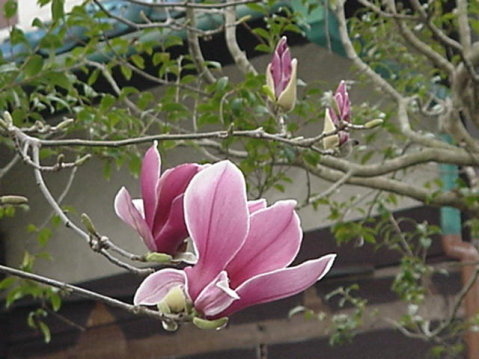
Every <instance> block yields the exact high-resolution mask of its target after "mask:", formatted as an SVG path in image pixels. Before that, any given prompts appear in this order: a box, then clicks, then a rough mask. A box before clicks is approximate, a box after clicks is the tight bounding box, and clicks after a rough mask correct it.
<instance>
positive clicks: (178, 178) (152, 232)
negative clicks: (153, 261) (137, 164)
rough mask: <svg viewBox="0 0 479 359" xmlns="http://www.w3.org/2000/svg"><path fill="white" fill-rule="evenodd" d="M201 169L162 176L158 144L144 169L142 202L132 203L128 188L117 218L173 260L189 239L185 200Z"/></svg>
mask: <svg viewBox="0 0 479 359" xmlns="http://www.w3.org/2000/svg"><path fill="white" fill-rule="evenodd" d="M201 168H202V167H201V166H199V165H197V164H193V163H187V164H183V165H180V166H177V167H174V168H171V169H169V170H166V171H165V172H164V173H163V174H161V158H160V154H159V152H158V149H157V148H156V143H155V144H154V145H153V146H151V147H150V148H149V149H148V151H147V152H146V154H145V157H144V158H143V162H142V166H141V174H140V182H141V196H142V199H132V198H131V196H130V194H129V193H128V191H127V189H126V188H125V187H122V188H121V189H120V191H118V194H117V195H116V197H115V212H116V214H117V215H118V217H120V218H121V219H122V220H123V221H124V222H125V223H127V224H128V225H129V226H130V227H132V228H133V229H135V230H136V231H137V232H138V234H139V235H140V237H141V238H142V239H143V242H144V243H145V245H146V246H147V247H148V249H149V250H151V251H153V252H160V253H167V254H171V255H172V256H173V255H174V254H175V253H177V251H178V250H180V249H181V247H182V245H183V242H184V240H185V239H186V238H187V237H188V231H187V230H186V225H185V221H184V215H183V196H184V192H185V190H186V187H187V186H188V184H189V183H190V181H191V179H192V178H193V176H194V175H196V173H198V171H199V170H200V169H201Z"/></svg>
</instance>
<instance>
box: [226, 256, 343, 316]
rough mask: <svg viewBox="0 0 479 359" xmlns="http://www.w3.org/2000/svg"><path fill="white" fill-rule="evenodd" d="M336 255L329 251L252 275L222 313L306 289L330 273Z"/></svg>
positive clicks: (231, 312) (230, 312) (284, 296)
mask: <svg viewBox="0 0 479 359" xmlns="http://www.w3.org/2000/svg"><path fill="white" fill-rule="evenodd" d="M335 258H336V255H335V254H328V255H325V256H323V257H321V258H318V259H313V260H310V261H307V262H304V263H302V264H301V265H299V266H296V267H290V268H285V269H279V270H277V271H274V272H270V273H265V274H260V275H258V276H256V277H253V278H251V279H249V280H248V281H246V282H245V283H243V284H242V285H241V286H239V287H238V288H236V293H238V295H239V297H240V299H239V300H237V301H234V302H233V303H232V304H231V306H229V307H228V308H227V309H226V310H225V311H223V312H222V313H220V314H219V315H218V317H220V316H228V315H231V314H233V313H235V312H237V311H239V310H241V309H243V308H246V307H249V306H251V305H255V304H261V303H266V302H272V301H274V300H278V299H282V298H286V297H290V296H292V295H295V294H298V293H300V292H302V291H303V290H305V289H307V288H308V287H310V286H311V285H313V284H314V283H315V282H317V281H318V280H320V279H321V278H322V277H323V276H324V275H325V274H326V273H328V271H329V270H330V269H331V266H332V265H333V262H334V259H335Z"/></svg>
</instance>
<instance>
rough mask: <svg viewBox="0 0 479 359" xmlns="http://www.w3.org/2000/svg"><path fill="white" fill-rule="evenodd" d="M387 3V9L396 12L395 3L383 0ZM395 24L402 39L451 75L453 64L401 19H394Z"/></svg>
mask: <svg viewBox="0 0 479 359" xmlns="http://www.w3.org/2000/svg"><path fill="white" fill-rule="evenodd" d="M385 2H386V3H387V5H388V7H389V10H390V11H391V12H392V13H394V14H396V13H397V11H396V5H395V3H394V1H393V0H385ZM394 20H395V22H396V25H397V27H398V29H399V32H400V33H401V35H402V36H403V37H404V39H405V40H406V41H407V42H408V44H409V45H411V46H413V47H414V48H415V49H416V51H418V52H419V53H421V54H423V55H424V56H426V57H427V58H428V59H429V60H430V61H431V62H432V63H433V64H434V65H436V66H437V67H439V68H440V69H442V70H443V71H444V72H446V73H447V74H448V75H451V74H452V73H453V72H454V66H453V65H452V64H451V63H450V62H449V61H448V60H447V59H446V58H445V57H443V56H442V55H440V54H439V53H438V52H436V51H435V50H434V49H433V48H432V47H430V46H429V45H428V44H427V43H425V42H423V41H422V40H420V39H419V38H418V37H417V36H416V35H415V34H414V33H413V32H412V31H411V29H410V28H409V27H408V26H407V25H406V24H405V23H404V21H403V20H400V19H394Z"/></svg>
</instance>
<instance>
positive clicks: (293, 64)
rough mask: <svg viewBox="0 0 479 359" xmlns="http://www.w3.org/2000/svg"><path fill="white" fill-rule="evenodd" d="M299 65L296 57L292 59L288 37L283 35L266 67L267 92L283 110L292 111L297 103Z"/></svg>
mask: <svg viewBox="0 0 479 359" xmlns="http://www.w3.org/2000/svg"><path fill="white" fill-rule="evenodd" d="M297 65H298V61H297V60H296V59H292V60H291V54H290V52H289V48H288V45H287V43H286V37H285V36H283V37H282V38H281V40H279V42H278V45H277V46H276V50H275V51H274V54H273V60H272V61H271V63H270V64H268V67H267V68H266V86H267V87H268V88H269V90H268V92H267V94H268V96H269V97H270V98H272V100H273V102H275V103H276V104H277V105H278V106H279V108H280V109H281V111H282V112H289V111H291V110H292V109H293V108H294V105H295V103H296V86H297V74H296V72H297Z"/></svg>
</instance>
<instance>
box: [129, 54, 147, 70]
mask: <svg viewBox="0 0 479 359" xmlns="http://www.w3.org/2000/svg"><path fill="white" fill-rule="evenodd" d="M131 61H132V62H133V63H134V64H135V65H136V67H138V68H139V69H142V70H143V69H144V68H145V59H144V58H143V57H142V56H141V55H138V54H135V55H132V56H131Z"/></svg>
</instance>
